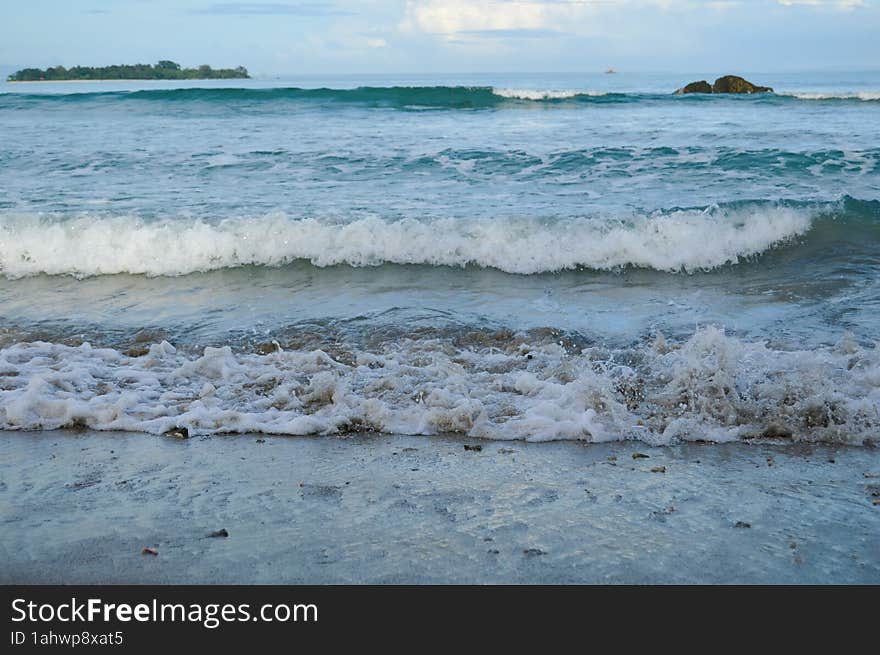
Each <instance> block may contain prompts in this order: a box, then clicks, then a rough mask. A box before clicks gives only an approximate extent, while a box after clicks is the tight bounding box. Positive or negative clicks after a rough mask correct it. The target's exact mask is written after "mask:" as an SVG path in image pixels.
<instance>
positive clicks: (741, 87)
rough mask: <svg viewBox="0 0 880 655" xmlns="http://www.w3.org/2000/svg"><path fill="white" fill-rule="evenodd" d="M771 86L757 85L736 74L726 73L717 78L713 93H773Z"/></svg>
mask: <svg viewBox="0 0 880 655" xmlns="http://www.w3.org/2000/svg"><path fill="white" fill-rule="evenodd" d="M772 92H773V89H771V88H770V87H769V86H756V85H754V84H752V83H751V82H749V81H748V80H744V79H743V78H741V77H737V76H736V75H725V76H724V77H719V78H718V79H717V80H715V84H713V85H712V93H772Z"/></svg>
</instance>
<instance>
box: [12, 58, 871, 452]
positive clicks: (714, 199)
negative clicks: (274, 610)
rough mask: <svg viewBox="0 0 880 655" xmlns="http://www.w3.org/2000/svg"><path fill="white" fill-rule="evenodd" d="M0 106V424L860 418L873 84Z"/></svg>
mask: <svg viewBox="0 0 880 655" xmlns="http://www.w3.org/2000/svg"><path fill="white" fill-rule="evenodd" d="M724 72H725V71H718V72H717V73H716V74H703V75H700V74H693V73H684V74H650V75H649V74H629V73H620V74H617V75H586V74H585V75H574V74H540V75H539V74H528V75H526V74H517V75H512V74H498V75H455V76H453V75H450V76H396V77H391V76H382V77H378V76H371V77H367V76H364V77H322V78H318V77H299V78H295V77H289V78H278V79H255V80H227V81H217V82H213V81H211V82H190V83H182V82H171V83H160V82H102V83H36V84H9V83H4V84H2V85H0V133H2V135H3V136H2V142H0V429H3V430H54V429H60V428H89V429H92V430H107V431H127V432H142V433H149V434H162V433H165V432H166V431H168V430H171V429H174V428H181V427H186V428H187V429H188V430H189V433H190V435H192V436H196V435H210V434H218V433H265V434H276V435H338V434H349V433H364V432H378V433H388V434H398V435H429V436H430V435H448V434H460V435H466V436H468V437H473V438H486V439H501V440H516V439H518V440H528V441H548V440H561V439H571V440H582V441H586V442H600V441H617V440H639V441H642V442H646V443H648V444H655V445H661V444H677V443H682V442H689V441H706V442H728V441H754V440H758V441H761V442H764V441H768V440H769V441H773V442H774V443H775V442H779V443H783V444H786V443H791V442H826V443H832V444H851V445H863V444H871V443H873V441H875V440H876V438H877V434H878V430H877V426H878V425H880V352H878V348H877V342H878V338H880V73H878V72H871V73H822V74H786V75H781V74H760V73H752V74H747V75H745V76H746V77H747V78H748V79H750V80H751V81H753V82H755V83H756V84H762V85H769V86H772V87H774V88H775V90H776V92H775V93H774V94H760V95H754V96H703V95H688V96H676V95H672V92H673V91H674V90H675V89H676V88H678V87H681V86H683V85H684V84H686V83H687V82H690V81H693V80H696V79H704V78H705V79H709V80H710V81H711V79H714V77H716V76H718V75H720V74H722V73H724Z"/></svg>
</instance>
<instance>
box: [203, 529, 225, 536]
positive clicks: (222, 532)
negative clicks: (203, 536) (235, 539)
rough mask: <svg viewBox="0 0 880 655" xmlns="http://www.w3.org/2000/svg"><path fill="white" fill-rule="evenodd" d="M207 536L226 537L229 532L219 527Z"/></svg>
mask: <svg viewBox="0 0 880 655" xmlns="http://www.w3.org/2000/svg"><path fill="white" fill-rule="evenodd" d="M208 536H209V537H228V536H229V533H228V532H227V531H226V528H220V529H219V530H216V531H214V532H212V533H211V534H209V535H208Z"/></svg>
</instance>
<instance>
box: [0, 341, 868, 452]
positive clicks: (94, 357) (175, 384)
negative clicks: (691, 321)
mask: <svg viewBox="0 0 880 655" xmlns="http://www.w3.org/2000/svg"><path fill="white" fill-rule="evenodd" d="M262 352H265V353H266V354H248V353H236V352H234V351H233V350H232V349H231V348H230V347H229V346H226V347H221V348H206V349H204V351H202V352H201V353H191V354H186V353H183V352H182V351H178V350H177V349H175V348H174V346H172V345H171V344H170V343H168V342H167V341H162V342H160V343H152V344H146V345H143V346H142V347H141V350H140V351H137V352H131V351H126V352H125V353H123V352H120V351H117V350H114V349H110V348H93V347H91V346H90V345H89V344H83V345H81V346H79V347H72V346H66V345H60V344H53V343H46V342H34V343H19V344H16V345H13V346H10V347H7V348H4V349H2V350H0V429H4V430H46V429H49V430H51V429H58V428H76V427H80V428H84V427H85V428H90V429H95V430H121V431H138V432H146V433H151V434H162V433H164V432H166V431H168V430H171V429H173V428H180V427H186V428H187V429H188V430H189V431H190V433H191V434H215V433H233V432H234V433H244V432H262V433H267V434H280V435H310V434H344V433H349V432H369V431H376V432H386V433H396V434H418V435H433V434H442V433H459V434H463V435H468V436H470V437H477V438H487V439H521V440H530V441H547V440H557V439H576V440H583V441H591V442H599V441H610V440H623V439H632V440H641V441H645V442H647V443H652V444H669V443H676V442H680V441H694V440H699V441H711V442H725V441H737V440H749V439H783V440H793V441H822V442H830V443H847V444H854V445H859V444H869V443H871V440H872V439H875V438H876V436H877V430H878V426H880V356H878V349H877V347H876V345H875V346H874V347H861V346H859V345H858V344H856V343H855V342H854V341H853V340H852V339H851V338H849V337H844V338H843V340H841V341H840V342H839V343H838V344H837V345H836V346H827V347H823V348H819V349H816V350H809V351H806V350H785V349H779V348H778V347H773V346H771V345H769V344H768V343H766V342H748V341H743V340H740V339H738V338H736V337H733V336H729V335H726V334H725V333H724V332H723V331H722V330H720V329H718V328H714V327H705V328H702V329H699V330H698V331H697V332H696V333H694V334H693V335H692V336H691V337H690V338H689V339H687V340H685V341H683V342H679V343H672V342H667V341H665V340H664V339H663V337H662V336H657V338H656V339H655V340H654V341H653V342H645V343H643V344H642V345H637V346H633V347H629V348H625V349H621V350H612V349H608V348H605V347H596V346H589V345H587V347H580V346H578V345H575V344H574V343H573V342H572V341H571V340H567V339H566V338H565V336H564V335H563V334H561V333H559V332H557V331H554V330H546V331H544V333H543V334H541V333H540V331H538V332H531V333H519V334H512V333H505V334H501V335H483V337H482V338H474V339H473V340H472V341H471V342H470V343H468V344H461V343H456V342H455V340H450V339H442V338H425V339H419V338H415V337H414V338H401V339H395V340H392V341H387V342H385V343H384V344H379V345H378V346H377V347H373V348H370V349H358V348H355V347H350V348H347V347H346V346H345V344H344V343H343V344H335V345H334V346H333V348H327V350H322V349H315V350H308V349H305V350H303V349H299V350H296V349H295V350H288V349H286V347H285V346H284V345H282V344H280V343H278V342H274V343H272V344H269V348H267V349H264V350H263V351H262Z"/></svg>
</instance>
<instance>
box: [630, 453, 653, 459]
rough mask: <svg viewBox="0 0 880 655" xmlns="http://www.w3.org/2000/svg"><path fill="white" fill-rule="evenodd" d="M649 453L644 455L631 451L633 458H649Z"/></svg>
mask: <svg viewBox="0 0 880 655" xmlns="http://www.w3.org/2000/svg"><path fill="white" fill-rule="evenodd" d="M650 458H651V456H650V455H646V454H645V453H633V459H650Z"/></svg>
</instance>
